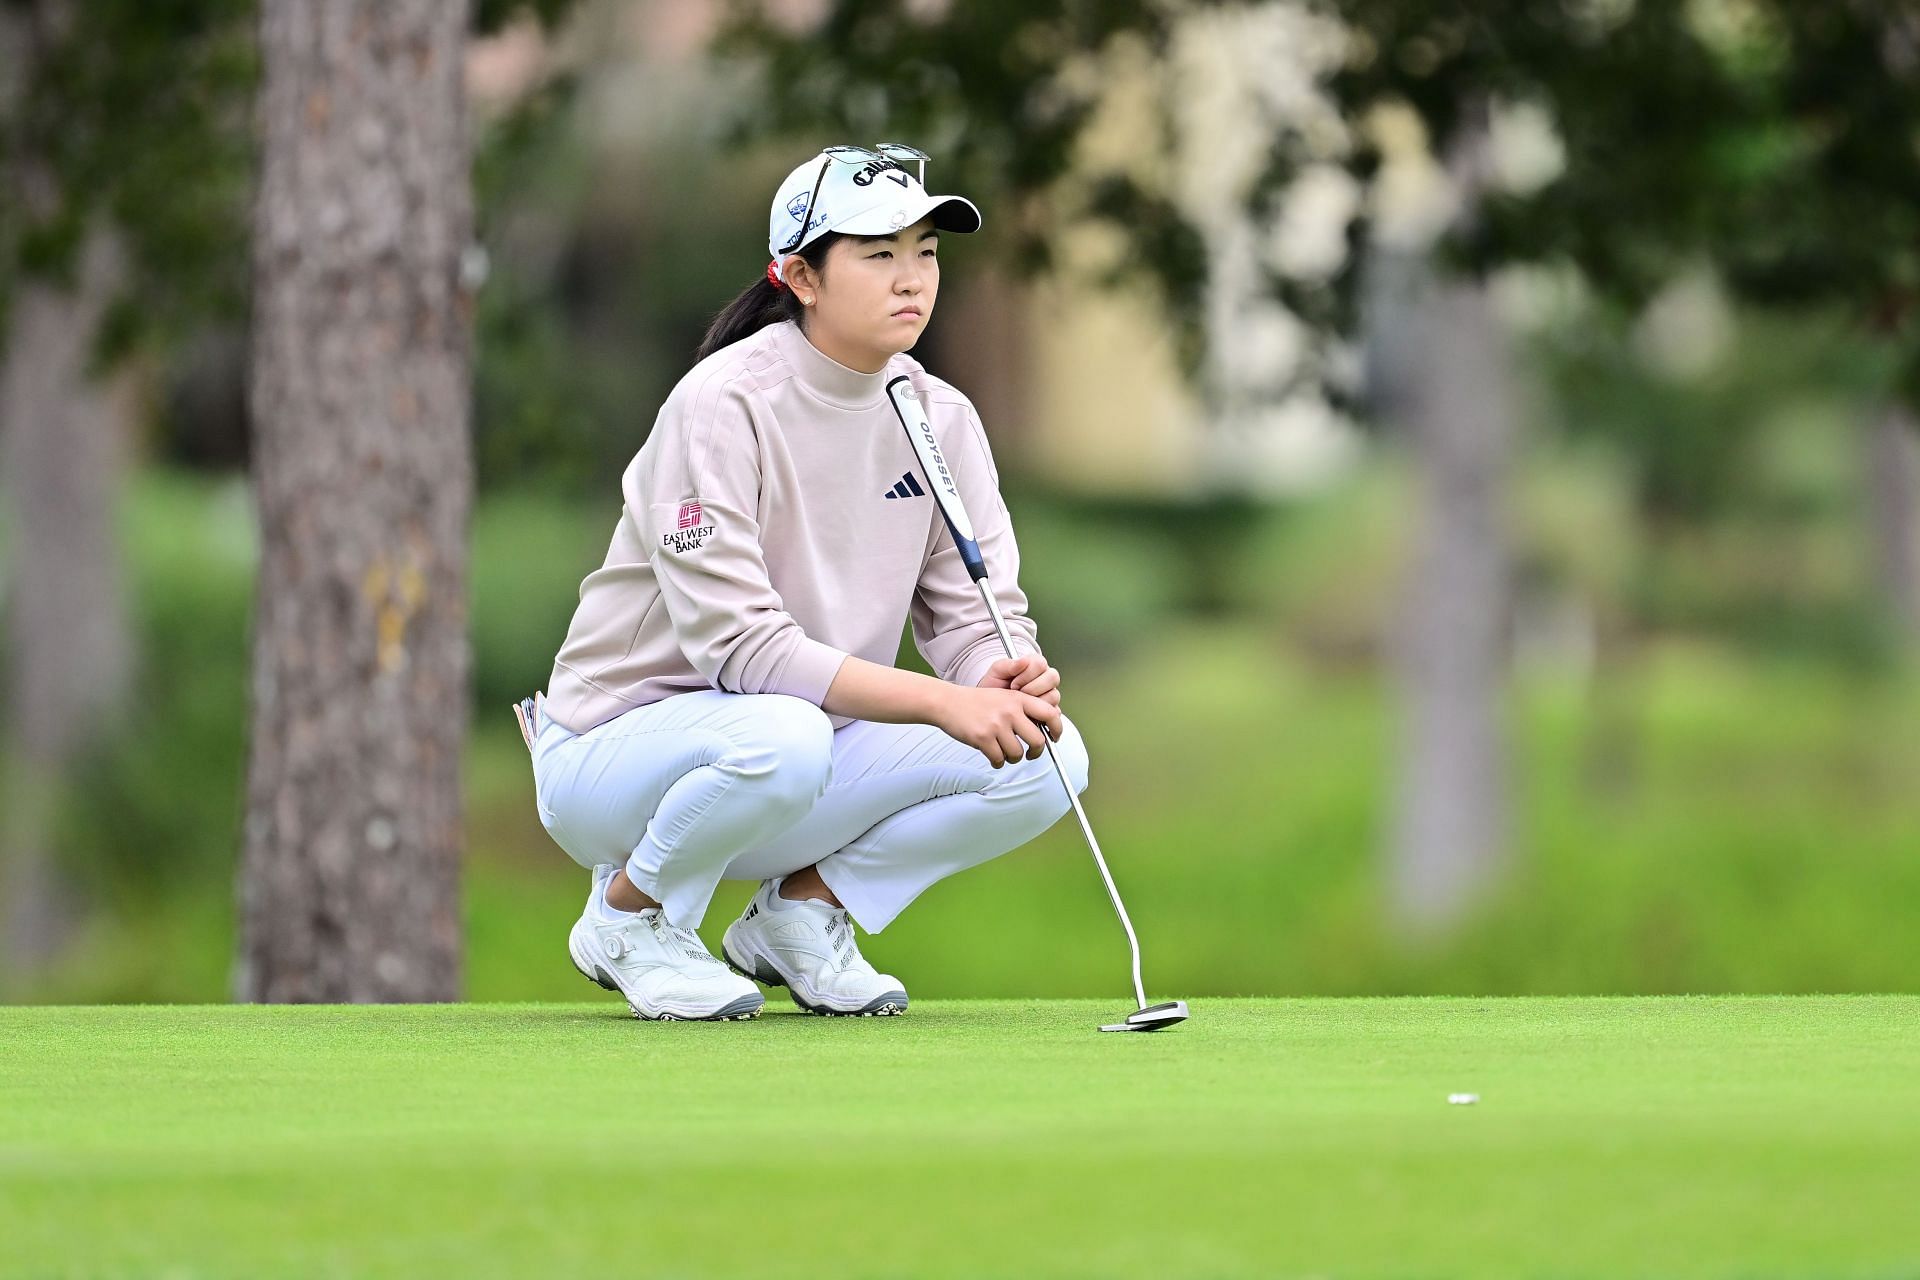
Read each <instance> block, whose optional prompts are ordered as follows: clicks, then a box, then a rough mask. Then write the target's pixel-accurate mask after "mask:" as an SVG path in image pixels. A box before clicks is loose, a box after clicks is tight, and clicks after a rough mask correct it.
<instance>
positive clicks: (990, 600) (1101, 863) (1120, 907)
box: [975, 578, 1147, 1009]
mask: <svg viewBox="0 0 1920 1280" xmlns="http://www.w3.org/2000/svg"><path fill="white" fill-rule="evenodd" d="M975 581H976V582H978V583H979V586H980V597H981V599H983V600H985V601H986V602H987V612H988V613H990V614H992V615H993V627H994V630H996V631H998V632H999V633H1000V645H1001V647H1002V648H1004V649H1005V650H1006V651H1007V656H1008V657H1009V658H1011V657H1014V656H1015V655H1014V652H1013V637H1012V636H1011V635H1009V634H1007V620H1006V619H1005V618H1004V617H1002V616H1001V614H1000V602H999V601H998V600H996V599H994V595H993V587H992V586H991V585H990V584H989V583H988V582H987V580H986V579H985V578H978V579H976V580H975ZM1042 736H1044V735H1042ZM1047 759H1049V760H1051V761H1053V771H1054V772H1055V773H1057V774H1059V775H1060V785H1061V786H1063V787H1065V788H1066V789H1067V803H1069V804H1071V805H1072V806H1073V816H1074V817H1076V818H1078V819H1080V831H1081V834H1083V835H1085V836H1086V837H1087V848H1089V849H1091V850H1092V851H1093V864H1094V865H1095V866H1096V867H1099V868H1100V879H1101V880H1103V881H1105V882H1106V886H1107V896H1108V897H1110V898H1112V899H1113V910H1114V912H1115V914H1117V915H1118V916H1119V917H1120V927H1121V928H1123V929H1125V930H1126V931H1127V945H1128V946H1129V947H1131V948H1132V949H1133V994H1134V996H1135V997H1137V998H1138V1000H1139V1006H1138V1007H1140V1008H1142V1009H1144V1008H1146V1007H1147V989H1146V986H1145V984H1144V983H1142V982H1141V981H1140V939H1139V938H1138V937H1136V936H1135V934H1134V932H1133V921H1132V920H1129V919H1128V918H1127V906H1126V904H1125V903H1124V902H1122V901H1120V890H1119V888H1118V887H1117V886H1115V884H1114V883H1113V875H1112V873H1111V872H1109V871H1108V870H1107V860H1106V859H1105V858H1103V857H1101V856H1100V842H1099V841H1098V840H1095V839H1094V838H1093V824H1092V823H1090V822H1088V821H1087V811H1086V810H1085V809H1082V808H1081V807H1080V794H1079V793H1078V792H1077V791H1075V790H1074V789H1073V780H1072V779H1071V778H1069V777H1067V767H1066V766H1065V765H1063V764H1061V763H1060V757H1059V756H1057V755H1055V754H1054V751H1053V740H1052V739H1050V738H1049V739H1048V740H1047Z"/></svg>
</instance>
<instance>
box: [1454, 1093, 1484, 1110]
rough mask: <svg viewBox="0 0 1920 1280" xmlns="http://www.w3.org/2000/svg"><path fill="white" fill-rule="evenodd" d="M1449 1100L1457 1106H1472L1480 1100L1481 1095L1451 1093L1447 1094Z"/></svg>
mask: <svg viewBox="0 0 1920 1280" xmlns="http://www.w3.org/2000/svg"><path fill="white" fill-rule="evenodd" d="M1447 1101H1448V1102H1450V1103H1452V1104H1453V1105H1454V1106H1456V1107H1470V1106H1472V1105H1473V1104H1474V1103H1476V1102H1478V1101H1480V1095H1479V1094H1477V1093H1450V1094H1448V1095H1447Z"/></svg>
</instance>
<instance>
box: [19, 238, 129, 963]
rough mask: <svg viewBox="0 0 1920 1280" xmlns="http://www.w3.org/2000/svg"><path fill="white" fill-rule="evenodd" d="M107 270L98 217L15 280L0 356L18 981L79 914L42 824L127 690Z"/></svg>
mask: <svg viewBox="0 0 1920 1280" xmlns="http://www.w3.org/2000/svg"><path fill="white" fill-rule="evenodd" d="M119 278H120V265H119V257H118V254H117V252H116V249H115V242H114V239H113V236H112V233H111V232H108V231H106V230H103V229H100V228H96V229H94V230H93V231H92V232H91V233H89V235H88V236H87V238H86V240H85V242H84V244H83V246H82V249H81V251H80V258H79V262H78V265H77V270H76V273H75V278H74V281H73V283H72V286H71V287H65V286H60V285H54V284H49V283H45V282H42V281H39V280H26V281H23V282H22V283H21V285H20V286H19V287H18V289H17V290H16V292H15V294H14V300H13V315H12V321H11V326H10V332H9V334H8V342H7V348H6V356H5V361H4V365H3V366H0V476H4V477H5V482H6V502H7V507H8V511H9V513H10V517H11V518H10V522H9V523H10V526H11V527H10V528H9V530H8V536H7V539H6V543H7V547H8V551H9V554H8V560H9V564H8V565H7V570H6V579H5V580H6V583H7V592H6V596H7V599H6V615H7V651H8V654H9V656H10V659H11V661H10V663H9V669H8V671H7V681H6V685H7V690H6V692H7V708H8V712H9V715H8V724H7V726H6V749H5V752H4V756H5V761H6V765H7V769H6V777H5V783H6V786H5V794H4V801H3V802H0V810H3V812H4V821H0V902H4V904H5V914H4V919H3V920H0V930H3V932H0V960H4V968H5V972H6V974H7V985H8V986H9V987H10V988H12V989H14V990H20V989H23V988H26V987H27V986H28V985H29V983H30V980H31V978H32V976H33V974H34V973H35V972H36V971H37V970H39V969H40V968H42V967H43V966H44V965H45V964H46V963H47V962H48V961H50V960H51V959H52V958H53V957H54V955H55V954H56V953H57V952H58V951H59V949H60V947H61V945H62V944H63V942H64V941H65V940H66V938H67V935H68V934H69V933H70V932H71V930H72V928H73V926H74V925H75V923H77V921H78V918H79V911H78V903H77V901H76V899H75V895H74V893H73V891H72V890H71V889H70V888H68V887H67V885H66V882H65V878H64V877H63V876H62V874H61V870H60V867H59V864H58V862H57V860H56V859H55V857H54V850H53V847H52V840H53V835H54V832H53V825H54V822H55V819H56V817H57V811H58V806H59V798H60V795H61V794H62V791H63V789H64V787H65V786H66V783H67V778H68V775H69V774H70V772H71V770H72V766H73V764H74V762H75V760H76V759H78V758H79V756H80V754H81V752H82V751H84V750H85V749H86V748H87V747H88V746H90V745H92V744H93V743H95V742H97V741H98V740H99V738H100V736H101V734H102V733H103V731H104V730H105V729H106V727H107V725H108V724H109V723H110V721H111V719H112V717H113V715H114V713H115V711H116V710H117V709H119V708H121V707H124V706H125V705H126V698H127V691H128V687H129V684H130V680H131V674H132V667H133V660H134V645H133V641H132V638H131V635H130V630H129V622H128V618H127V611H126V607H125V601H124V598H123V592H122V585H121V577H122V575H121V566H120V548H119V538H118V530H117V528H116V525H115V517H116V516H117V514H118V512H119V500H120V491H121V487H122V482H123V479H124V476H125V472H126V468H127V461H128V455H129V452H130V450H129V440H128V422H129V420H130V417H131V414H130V412H129V406H128V403H127V395H126V391H127V376H126V375H124V374H123V375H121V376H119V377H118V378H106V379H95V378H94V377H92V376H91V370H90V368H89V356H90V355H91V352H92V349H93V341H94V337H95V334H96V332H97V330H98V328H99V325H100V319H101V316H102V315H103V314H104V312H105V310H106V305H107V302H108V301H109V299H110V298H111V296H112V294H113V291H114V289H115V287H116V285H117V283H118V281H119Z"/></svg>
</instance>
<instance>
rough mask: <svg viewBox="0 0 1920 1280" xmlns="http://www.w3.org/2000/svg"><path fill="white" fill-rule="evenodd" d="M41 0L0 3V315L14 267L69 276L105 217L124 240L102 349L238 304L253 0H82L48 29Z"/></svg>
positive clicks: (192, 323)
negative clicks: (1, 60) (6, 25)
mask: <svg viewBox="0 0 1920 1280" xmlns="http://www.w3.org/2000/svg"><path fill="white" fill-rule="evenodd" d="M53 7H54V6H50V5H46V4H41V3H36V2H35V0H7V8H8V9H10V10H11V11H12V12H11V13H10V14H9V15H8V18H9V19H10V22H11V24H12V27H11V29H12V30H14V31H16V32H17V33H18V34H19V35H20V36H21V40H22V43H21V44H20V46H19V47H17V48H15V49H13V50H10V51H8V52H9V56H10V57H11V58H15V59H18V60H19V62H18V64H17V65H18V67H19V71H20V74H21V75H22V83H21V84H20V86H19V95H18V100H17V101H15V102H14V103H13V104H12V106H11V109H8V108H7V107H6V105H5V104H0V140H3V141H0V147H3V148H4V149H3V150H0V185H4V187H5V189H6V190H7V191H8V192H9V198H8V199H6V200H4V201H0V313H3V312H4V311H5V310H6V304H7V300H8V298H9V297H10V296H11V287H10V286H11V284H12V282H14V281H16V280H18V279H20V278H22V277H27V276H31V277H35V278H40V279H46V280H51V281H57V282H64V281H67V280H69V279H71V275H72V272H73V270H74V267H75V265H76V262H75V255H76V253H77V252H78V249H79V247H80V244H81V241H82V239H83V238H84V236H85V234H86V232H87V230H88V228H89V226H90V225H92V224H94V223H95V222H96V220H104V221H105V222H106V223H107V224H108V225H110V226H111V227H112V228H113V229H114V230H115V231H116V232H117V233H118V235H119V237H120V239H121V241H122V243H123V245H124V246H125V248H126V251H127V252H126V255H125V257H126V273H125V278H124V280H123V281H122V283H121V287H120V291H119V293H118V296H117V297H116V298H115V300H114V302H113V303H112V304H111V306H110V308H109V311H108V313H107V315H106V317H105V319H104V320H103V322H102V327H101V332H100V333H99V335H98V340H97V344H96V346H97V354H98V357H99V358H100V359H101V360H103V361H111V360H114V359H117V358H118V357H119V356H121V355H123V354H125V353H126V352H127V351H129V350H131V349H133V348H135V347H137V346H142V345H157V346H166V345H168V344H172V343H177V342H179V341H181V340H182V339H184V338H185V336H186V335H188V334H189V333H191V332H193V331H194V330H195V329H196V328H198V327H199V326H202V325H205V324H208V323H210V322H212V321H216V320H221V319H227V320H230V319H232V318H233V317H235V316H238V315H241V314H243V313H244V310H245V299H246V279H247V259H246V255H245V254H244V253H236V252H235V251H234V246H235V245H236V244H244V243H245V237H244V235H243V234H242V232H243V229H244V227H245V225H246V219H247V202H248V196H249V184H250V182H251V165H252V100H253V91H254V84H255V80H256V77H257V75H258V59H257V56H256V53H255V48H254V42H253V26H252V19H253V13H254V4H253V0H168V2H167V3H163V4H162V3H154V2H153V0H84V2H83V3H76V4H71V5H63V6H60V8H62V9H64V10H67V11H69V17H70V21H69V22H68V23H67V24H66V25H65V27H64V29H62V30H55V29H54V27H53V24H52V22H51V21H50V10H51V9H52V8H53ZM4 328H5V327H4V325H3V324H0V334H3V333H4Z"/></svg>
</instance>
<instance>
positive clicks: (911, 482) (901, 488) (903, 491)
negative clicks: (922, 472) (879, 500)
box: [883, 471, 927, 498]
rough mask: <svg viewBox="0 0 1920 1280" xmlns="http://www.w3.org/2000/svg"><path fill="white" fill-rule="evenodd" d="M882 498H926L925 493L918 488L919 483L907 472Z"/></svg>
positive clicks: (911, 473)
mask: <svg viewBox="0 0 1920 1280" xmlns="http://www.w3.org/2000/svg"><path fill="white" fill-rule="evenodd" d="M883 496H885V497H888V498H924V497H926V496H927V491H926V490H925V489H922V488H921V487H920V481H919V480H917V479H915V478H914V474H913V472H911V471H909V472H907V473H906V474H905V475H903V476H901V477H900V478H899V479H898V480H896V481H894V484H893V488H892V489H889V490H888V491H887V492H886V493H885V494H884V495H883Z"/></svg>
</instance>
